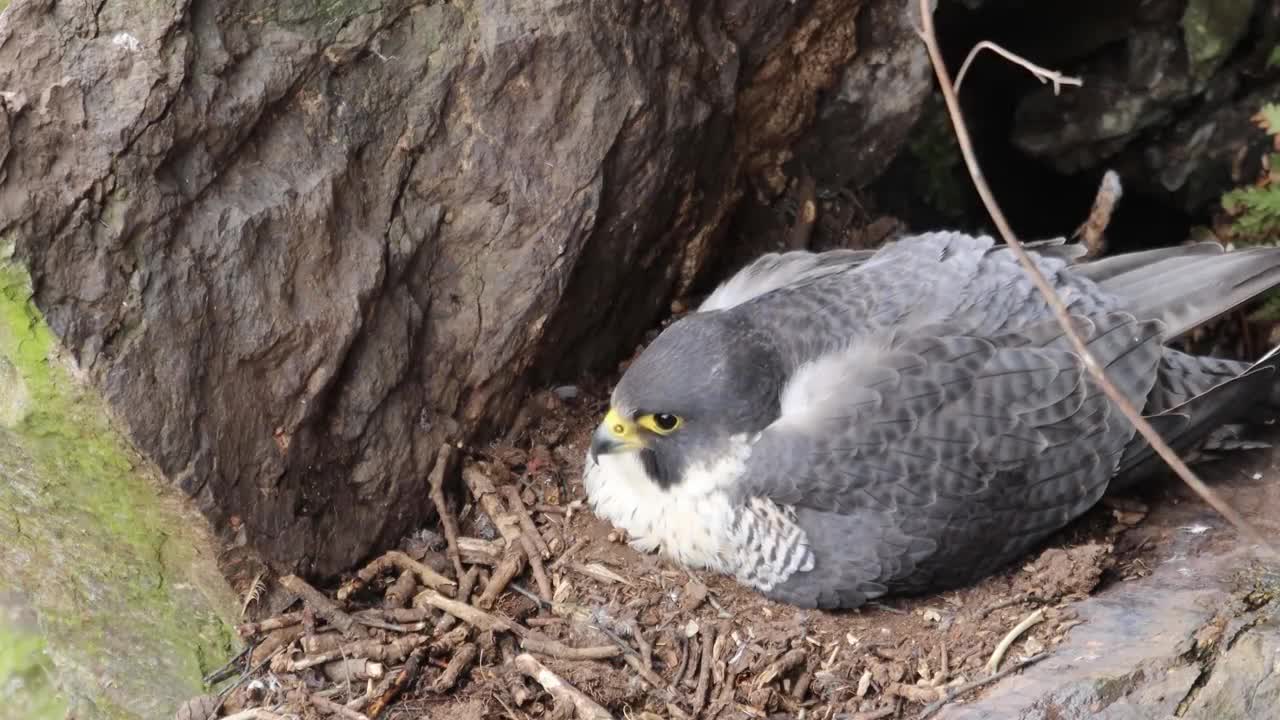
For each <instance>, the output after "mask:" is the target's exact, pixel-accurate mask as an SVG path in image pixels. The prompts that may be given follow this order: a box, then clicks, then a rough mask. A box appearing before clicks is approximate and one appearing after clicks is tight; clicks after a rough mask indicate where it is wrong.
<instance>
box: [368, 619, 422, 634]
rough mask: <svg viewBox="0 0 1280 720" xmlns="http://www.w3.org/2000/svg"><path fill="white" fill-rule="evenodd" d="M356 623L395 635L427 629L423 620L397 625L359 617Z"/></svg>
mask: <svg viewBox="0 0 1280 720" xmlns="http://www.w3.org/2000/svg"><path fill="white" fill-rule="evenodd" d="M356 622H358V623H360V624H361V625H364V626H365V627H371V628H378V629H379V630H386V631H388V632H397V633H416V632H422V631H423V630H426V629H427V623H426V621H425V620H423V621H419V622H416V623H409V624H408V625H397V624H395V623H389V622H383V621H381V620H375V619H373V618H367V617H361V618H356Z"/></svg>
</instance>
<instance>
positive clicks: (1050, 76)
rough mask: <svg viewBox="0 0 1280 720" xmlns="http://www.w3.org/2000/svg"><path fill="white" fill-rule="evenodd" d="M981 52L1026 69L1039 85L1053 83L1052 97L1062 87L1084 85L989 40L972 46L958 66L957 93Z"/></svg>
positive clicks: (1074, 78)
mask: <svg viewBox="0 0 1280 720" xmlns="http://www.w3.org/2000/svg"><path fill="white" fill-rule="evenodd" d="M983 50H990V51H991V52H993V53H996V54H997V55H1000V56H1002V57H1003V58H1004V59H1006V60H1008V61H1009V62H1011V63H1014V64H1015V65H1021V66H1022V67H1024V68H1026V69H1027V70H1028V71H1029V72H1030V73H1031V74H1032V75H1035V76H1036V79H1037V80H1039V81H1040V84H1042V85H1043V84H1044V83H1046V82H1051V83H1053V94H1054V95H1057V94H1058V93H1059V92H1060V91H1061V90H1062V86H1063V85H1074V86H1075V87H1080V86H1082V85H1084V80H1082V79H1081V78H1078V77H1071V76H1070V75H1063V74H1062V73H1060V72H1058V71H1057V70H1050V69H1048V68H1043V67H1040V66H1039V65H1037V64H1035V63H1033V62H1031V61H1030V60H1028V59H1026V58H1024V57H1022V56H1021V55H1018V54H1016V53H1011V52H1009V51H1008V50H1005V49H1004V48H1002V47H1000V46H999V45H997V44H995V43H993V42H991V41H990V40H983V41H982V42H980V43H978V44H977V45H974V46H973V49H972V50H970V51H969V56H968V57H966V58H965V59H964V64H963V65H961V66H960V72H958V73H956V84H955V88H956V92H957V93H959V92H960V85H961V83H963V82H964V74H965V73H966V72H968V71H969V64H970V63H972V62H973V59H974V58H975V57H977V56H978V53H980V52H982V51H983Z"/></svg>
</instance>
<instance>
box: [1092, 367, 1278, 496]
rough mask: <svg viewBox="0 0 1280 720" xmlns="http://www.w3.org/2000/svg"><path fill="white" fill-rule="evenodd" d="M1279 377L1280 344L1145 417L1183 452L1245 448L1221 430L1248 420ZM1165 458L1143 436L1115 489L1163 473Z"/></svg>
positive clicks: (1125, 458) (1129, 450)
mask: <svg viewBox="0 0 1280 720" xmlns="http://www.w3.org/2000/svg"><path fill="white" fill-rule="evenodd" d="M1277 379H1280V346H1277V347H1275V348H1273V349H1272V350H1271V351H1270V352H1268V353H1267V354H1266V355H1264V356H1263V357H1262V358H1261V359H1259V360H1258V361H1257V362H1255V363H1254V364H1253V365H1251V366H1249V368H1248V369H1247V370H1246V371H1244V372H1243V373H1241V374H1240V375H1238V376H1236V377H1234V378H1231V379H1230V380H1226V381H1225V382H1222V383H1219V384H1218V385H1216V386H1214V387H1212V388H1210V389H1209V390H1206V391H1205V392H1202V393H1200V394H1199V395H1196V396H1195V397H1192V398H1190V399H1188V400H1187V401H1185V402H1183V403H1181V404H1180V405H1177V406H1175V407H1172V408H1169V409H1168V410H1166V411H1165V412H1162V413H1159V414H1157V415H1152V416H1150V417H1148V418H1147V421H1148V422H1149V423H1151V425H1152V427H1153V428H1155V430H1156V432H1157V433H1159V434H1160V437H1161V439H1163V440H1164V441H1165V443H1167V444H1168V445H1169V447H1170V448H1172V449H1173V450H1174V451H1175V452H1178V453H1179V454H1180V455H1181V454H1185V453H1189V452H1192V453H1194V452H1199V451H1202V450H1214V449H1227V448H1231V447H1235V448H1246V447H1249V446H1250V445H1251V444H1249V443H1244V442H1242V441H1238V440H1237V441H1233V440H1231V439H1230V438H1228V437H1227V436H1223V435H1221V434H1220V433H1219V431H1220V430H1222V429H1223V428H1227V427H1232V426H1233V425H1235V424H1237V423H1239V422H1240V421H1242V420H1246V419H1248V418H1249V416H1250V414H1251V413H1252V411H1253V410H1254V408H1255V406H1256V405H1257V404H1258V402H1259V398H1265V397H1268V396H1270V395H1271V394H1272V393H1273V392H1274V390H1275V388H1276V386H1277ZM1163 465H1164V460H1162V459H1161V458H1160V456H1159V455H1157V454H1156V452H1155V450H1154V449H1152V447H1151V445H1150V444H1149V443H1148V442H1147V441H1146V439H1145V438H1144V437H1142V436H1141V435H1137V434H1135V435H1134V437H1133V439H1132V440H1130V441H1129V445H1128V446H1127V447H1126V448H1125V452H1124V454H1123V455H1122V457H1121V460H1120V466H1119V467H1118V468H1117V470H1116V480H1115V481H1114V482H1113V484H1112V489H1123V488H1124V487H1128V486H1130V485H1132V484H1134V483H1136V482H1139V481H1141V480H1143V479H1145V478H1148V477H1150V476H1152V475H1154V474H1155V473H1157V472H1159V471H1160V470H1161V469H1162V467H1163Z"/></svg>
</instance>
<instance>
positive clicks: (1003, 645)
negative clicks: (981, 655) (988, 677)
mask: <svg viewBox="0 0 1280 720" xmlns="http://www.w3.org/2000/svg"><path fill="white" fill-rule="evenodd" d="M1042 620H1044V610H1043V609H1040V610H1036V611H1035V612H1033V613H1031V614H1030V615H1028V616H1026V617H1025V618H1023V620H1022V622H1020V623H1018V624H1017V625H1015V626H1014V628H1013V629H1012V630H1010V631H1009V633H1008V634H1007V635H1005V636H1004V639H1002V640H1001V641H1000V644H999V645H996V649H995V652H992V653H991V659H990V660H988V661H987V665H986V667H985V670H986V671H987V672H988V673H993V672H995V671H996V670H998V669H1000V661H1001V660H1004V654H1005V653H1007V652H1009V647H1010V646H1011V645H1013V643H1014V642H1015V641H1017V639H1018V638H1019V637H1021V636H1022V633H1024V632H1026V631H1027V630H1028V629H1030V628H1031V626H1032V625H1035V624H1036V623H1039V622H1041V621H1042Z"/></svg>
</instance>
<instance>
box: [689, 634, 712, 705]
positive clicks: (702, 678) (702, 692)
mask: <svg viewBox="0 0 1280 720" xmlns="http://www.w3.org/2000/svg"><path fill="white" fill-rule="evenodd" d="M715 636H716V632H715V628H712V627H706V628H703V630H702V655H701V658H700V659H699V660H698V687H697V689H696V690H694V691H693V714H694V715H697V714H698V713H700V712H702V708H704V707H706V705H707V693H708V691H710V690H711V666H712V664H713V656H714V652H713V648H714V645H715V641H716V637H715Z"/></svg>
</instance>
